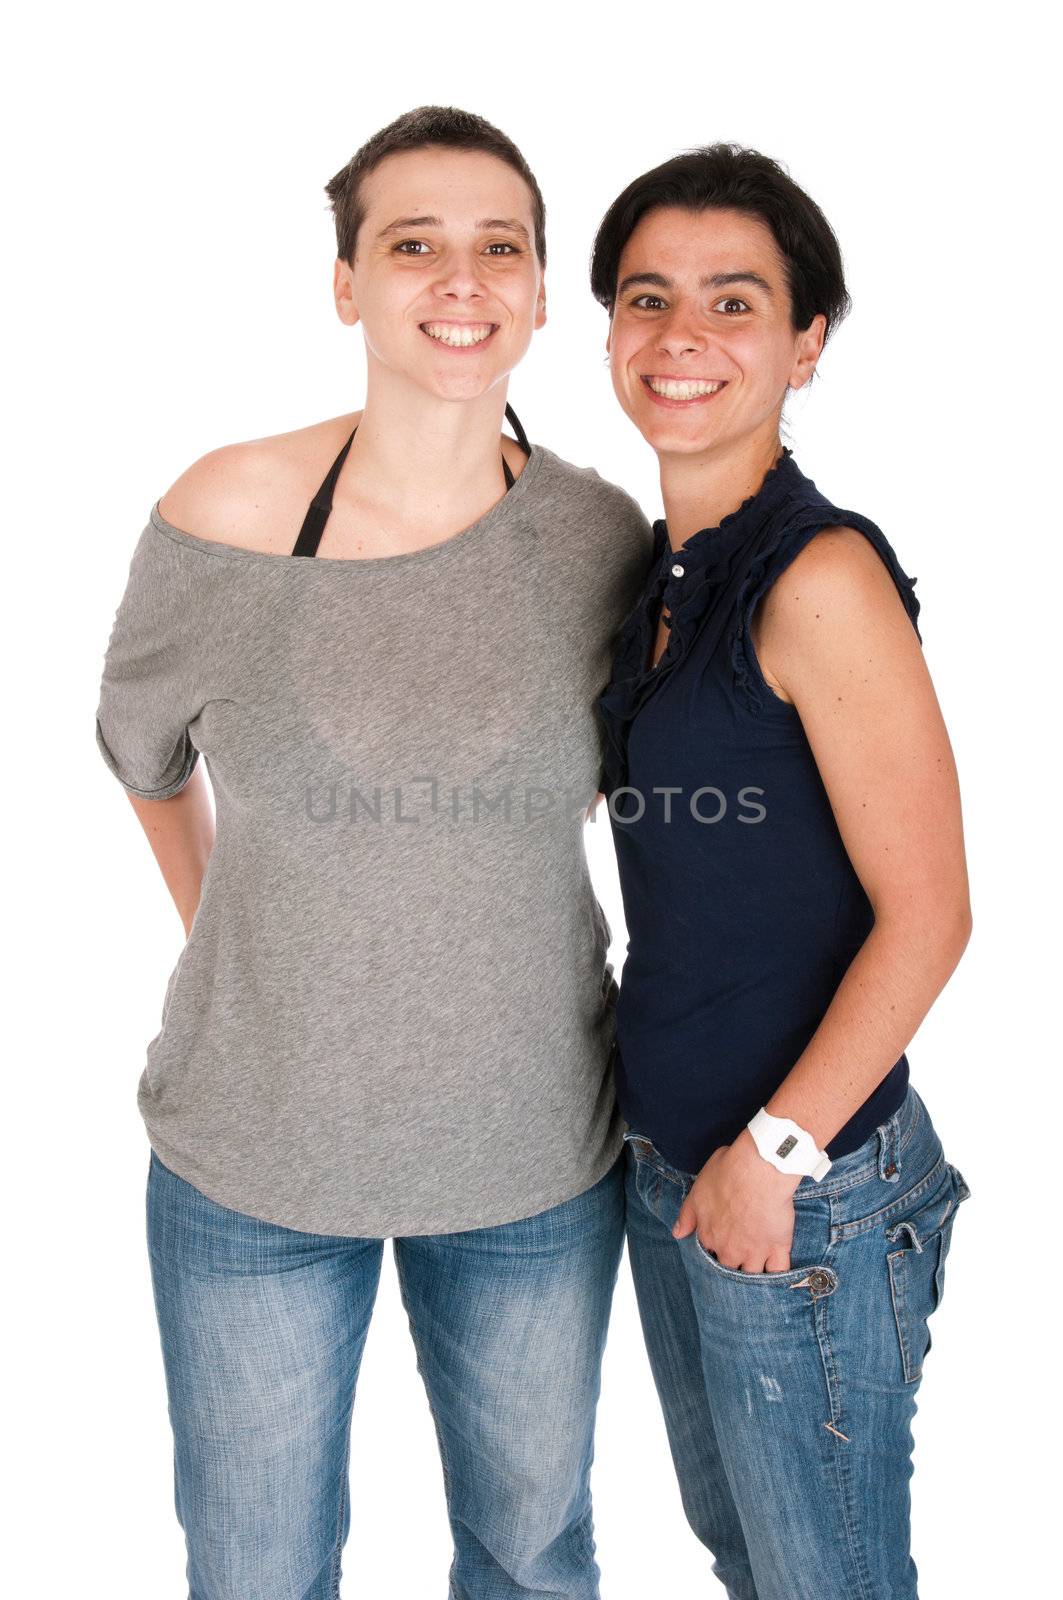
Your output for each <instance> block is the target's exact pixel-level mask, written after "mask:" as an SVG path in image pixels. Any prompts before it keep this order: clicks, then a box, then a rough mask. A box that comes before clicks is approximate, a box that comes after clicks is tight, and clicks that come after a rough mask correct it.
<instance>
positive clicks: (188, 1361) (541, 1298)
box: [147, 1151, 625, 1600]
mask: <svg viewBox="0 0 1063 1600" xmlns="http://www.w3.org/2000/svg"><path fill="white" fill-rule="evenodd" d="M624 1171H625V1159H624V1155H623V1152H621V1154H620V1156H619V1157H618V1159H617V1160H616V1162H615V1163H614V1164H613V1167H612V1168H611V1170H610V1171H609V1172H608V1173H607V1174H606V1175H605V1177H603V1178H602V1179H601V1180H600V1181H599V1182H598V1183H596V1184H595V1185H594V1186H593V1187H592V1188H590V1189H587V1190H586V1191H585V1192H584V1193H583V1194H580V1195H577V1196H576V1197H575V1198H574V1199H572V1200H568V1201H565V1202H564V1203H563V1204H561V1205H557V1206H554V1207H552V1208H551V1209H550V1210H547V1211H543V1212H540V1213H539V1214H538V1215H535V1216H532V1217H528V1218H525V1219H523V1220H521V1221H518V1222H510V1223H504V1224H502V1225H499V1226H497V1227H489V1228H478V1229H472V1230H470V1231H467V1232H460V1233H449V1234H433V1235H422V1236H410V1237H405V1238H396V1239H395V1240H394V1252H395V1265H396V1268H397V1271H398V1280H399V1285H400V1289H401V1294H402V1299H403V1304H404V1306H405V1308H406V1312H407V1315H408V1317H409V1323H410V1330H411V1333H412V1335H413V1341H414V1347H415V1350H416V1354H417V1364H418V1369H419V1371H420V1373H421V1376H422V1378H423V1380H424V1384H425V1388H426V1390H427V1392H428V1400H429V1405H430V1408H431V1411H432V1415H433V1418H434V1421H435V1426H436V1433H437V1437H438V1441H439V1450H440V1456H441V1460H442V1466H443V1482H444V1490H445V1494H446V1500H447V1507H448V1512H449V1516H450V1524H451V1528H452V1530H453V1536H454V1546H455V1553H454V1559H453V1564H452V1566H451V1570H450V1588H449V1594H450V1596H451V1600H511V1597H517V1596H527V1595H545V1594H550V1595H563V1596H573V1597H578V1600H598V1595H599V1569H598V1565H597V1562H596V1560H595V1543H594V1537H593V1532H592V1519H591V1496H590V1487H589V1476H590V1467H591V1461H592V1456H593V1432H594V1416H595V1410H596V1406H597V1400H598V1393H599V1382H600V1372H601V1357H602V1350H603V1347H604V1343H605V1337H606V1331H607V1325H608V1319H609V1311H610V1305H611V1302H612V1296H613V1288H614V1285H615V1282H616V1275H617V1270H618V1267H619V1262H620V1256H621V1253H622V1250H623V1237H624ZM147 1225H148V1246H149V1256H150V1262H151V1273H152V1283H153V1291H154V1296H155V1304H156V1310H157V1314H158V1321H159V1330H160V1335H161V1340H162V1351H163V1362H164V1367H165V1372H166V1383H167V1392H168V1398H169V1412H170V1420H171V1424H172V1427H173V1434H174V1498H175V1504H176V1509H177V1516H178V1520H179V1522H180V1523H181V1526H182V1527H183V1529H184V1533H185V1538H186V1544H187V1549H188V1563H187V1568H186V1572H187V1577H188V1585H189V1600H335V1597H336V1596H338V1595H339V1592H340V1588H339V1583H340V1557H341V1552H342V1549H343V1546H344V1543H345V1541H346V1538H347V1534H348V1531H349V1528H350V1523H351V1512H350V1505H349V1499H348V1464H349V1448H350V1427H351V1409H352V1404H353V1400H354V1392H355V1384H356V1381H357V1377H358V1368H359V1363H360V1361H361V1356H362V1350H363V1347H364V1344H365V1338H366V1333H367V1331H368V1328H369V1320H370V1316H371V1314H372V1309H373V1302H374V1299H375V1296H376V1291H377V1284H378V1282H379V1277H380V1267H381V1260H382V1257H383V1250H384V1241H383V1239H370V1238H364V1239H363V1238H347V1237H344V1236H339V1235H323V1234H311V1233H301V1232H297V1231H294V1230H292V1229H289V1228H284V1227H279V1226H277V1225H275V1224H273V1223H269V1222H262V1221H259V1220H258V1219H257V1218H255V1217H251V1216H248V1215H246V1214H244V1213H243V1212H240V1211H233V1210H230V1209H229V1208H227V1207H226V1206H222V1205H218V1204H216V1203H215V1202H214V1201H213V1200H209V1199H207V1197H206V1196H205V1195H203V1194H201V1193H200V1191H199V1190H198V1189H196V1188H194V1187H193V1186H192V1185H191V1184H190V1183H187V1182H186V1181H185V1180H184V1179H183V1178H180V1177H178V1176H177V1174H176V1173H174V1172H171V1171H170V1169H169V1168H168V1167H166V1166H164V1164H163V1163H162V1162H161V1161H160V1160H159V1158H158V1156H156V1155H155V1152H154V1151H152V1154H151V1159H150V1165H149V1171H148V1185H147ZM401 1488H402V1486H401V1483H396V1493H397V1495H398V1496H399V1497H400V1499H401ZM397 1518H398V1521H399V1522H402V1521H404V1520H405V1517H404V1513H403V1510H402V1507H401V1506H398V1508H397ZM359 1532H360V1534H361V1536H362V1537H371V1536H372V1533H373V1530H372V1529H367V1528H362V1529H360V1530H359ZM440 1588H442V1574H440Z"/></svg>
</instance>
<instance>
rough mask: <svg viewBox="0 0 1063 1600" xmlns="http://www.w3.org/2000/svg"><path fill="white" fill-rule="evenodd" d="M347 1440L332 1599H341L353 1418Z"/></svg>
mask: <svg viewBox="0 0 1063 1600" xmlns="http://www.w3.org/2000/svg"><path fill="white" fill-rule="evenodd" d="M346 1431H347V1442H346V1445H345V1447H344V1451H343V1467H342V1470H341V1472H340V1503H339V1507H338V1509H337V1513H336V1543H335V1544H334V1545H333V1547H332V1571H331V1573H330V1575H329V1590H330V1593H331V1597H332V1600H339V1593H340V1562H341V1558H342V1553H343V1510H344V1505H345V1503H346V1500H347V1495H348V1492H349V1486H348V1473H349V1472H350V1465H351V1419H350V1417H348V1419H347V1430H346Z"/></svg>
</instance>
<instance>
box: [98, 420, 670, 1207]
mask: <svg viewBox="0 0 1063 1600" xmlns="http://www.w3.org/2000/svg"><path fill="white" fill-rule="evenodd" d="M651 542H652V534H651V531H650V528H649V524H648V523H647V521H646V519H645V518H644V516H643V515H642V513H641V511H640V510H639V508H638V506H637V505H636V503H635V502H634V500H632V499H631V497H630V496H629V495H627V494H626V493H624V491H623V490H621V489H619V488H617V487H616V486H615V485H613V484H611V483H608V482H605V481H604V480H603V479H602V478H600V477H599V475H598V474H597V473H596V472H595V471H593V470H592V469H590V468H586V467H576V466H573V465H571V464H570V463H568V462H566V461H563V460H562V459H561V458H560V457H559V456H557V455H555V454H554V453H553V452H552V451H550V450H547V449H545V448H543V447H542V446H541V445H535V446H533V448H532V451H531V455H530V458H529V460H528V462H527V464H526V466H525V468H524V470H523V472H522V473H521V474H520V475H519V477H518V478H517V480H516V482H515V483H514V485H513V487H512V488H511V489H510V490H509V492H508V493H507V494H505V495H504V496H503V497H502V499H500V500H499V501H498V503H497V504H496V505H495V506H493V507H492V508H491V509H490V510H489V511H488V512H487V513H486V514H485V515H484V516H483V517H481V518H480V519H479V521H477V522H475V523H474V524H473V525H472V526H471V527H469V528H467V529H465V530H464V531H463V532H461V533H459V534H457V535H456V536H455V537H453V538H451V539H449V540H446V541H445V542H443V543H442V544H437V545H434V546H431V547H429V548H427V549H423V550H417V551H414V552H412V553H409V554H406V555H396V556H387V557H380V558H377V559H372V560H366V561H360V560H344V559H338V558H327V557H321V556H316V557H314V558H313V559H304V558H301V557H292V556H290V555H283V554H282V555H272V554H267V553H264V552H259V551H250V550H241V549H238V548H237V547H235V546H232V545H226V544H218V543H215V542H213V541H211V540H207V539H201V538H198V537H195V536H193V535H191V534H189V533H186V532H183V531H182V530H181V529H178V528H176V527H174V526H173V525H172V524H171V523H169V522H167V521H166V520H165V519H164V518H163V517H162V516H161V515H160V513H159V508H158V502H156V504H155V505H154V506H153V507H152V509H151V515H150V520H149V522H148V524H147V526H146V527H145V528H144V530H143V532H142V533H141V535H140V538H139V541H138V543H137V545H136V548H135V550H134V553H133V556H132V560H131V563H130V568H129V577H128V583H127V586H126V590H125V593H124V595H123V597H122V600H121V602H120V605H119V607H118V611H117V613H116V615H115V619H114V626H113V629H112V632H111V636H110V641H109V644H108V647H107V652H106V658H105V664H104V671H103V679H102V685H101V693H100V702H99V708H98V713H97V723H96V739H97V743H98V746H99V749H100V752H101V754H102V756H103V758H104V760H105V761H106V763H107V765H108V767H109V768H110V769H111V771H112V772H113V773H114V774H115V776H116V777H117V778H118V779H119V780H120V782H121V783H122V784H123V786H124V787H125V788H126V789H127V790H128V791H129V792H130V793H131V794H135V795H140V796H143V797H148V798H160V799H161V798H164V797H166V796H168V795H173V794H176V793H177V792H178V790H179V789H181V788H182V787H183V785H184V784H185V783H186V782H187V781H188V779H189V777H190V776H191V774H192V771H193V768H194V767H195V764H196V761H197V760H198V758H199V755H200V754H201V753H202V755H203V757H204V759H205V761H206V763H207V770H208V772H209V775H210V780H211V785H212V788H213V791H214V796H215V803H216V808H217V834H216V840H215V845H214V849H213V851H212V853H211V856H210V859H209V862H208V865H207V870H206V874H205V877H204V881H203V888H202V896H201V899H200V903H199V906H198V909H197V911H196V915H195V920H194V921H193V924H192V928H191V932H190V934H189V937H188V939H187V942H186V943H185V946H184V948H183V949H182V951H181V954H180V956H179V958H178V960H177V963H176V965H175V967H174V969H173V971H172V973H171V974H170V977H169V981H168V983H167V985H166V990H165V995H164V998H163V1004H162V1017H161V1026H160V1029H159V1031H158V1033H157V1034H156V1035H155V1037H154V1038H153V1039H152V1040H151V1041H150V1042H149V1043H148V1045H147V1060H146V1065H145V1067H144V1070H143V1073H142V1075H141V1078H140V1083H139V1087H138V1092H137V1103H138V1106H139V1108H140V1111H141V1114H142V1116H143V1118H144V1122H145V1125H146V1128H147V1132H148V1137H149V1140H150V1142H151V1145H152V1147H153V1148H154V1150H155V1151H156V1153H157V1154H158V1156H159V1158H160V1159H161V1160H162V1161H163V1162H164V1163H165V1164H166V1165H167V1166H168V1167H170V1168H171V1169H172V1170H173V1171H174V1172H176V1173H178V1174H179V1175H180V1176H181V1177H183V1178H185V1179H187V1181H188V1182H190V1183H192V1184H194V1185H195V1186H196V1188H198V1189H200V1190H201V1191H202V1192H203V1193H204V1194H205V1195H207V1196H208V1197H209V1198H210V1199H212V1200H216V1201H218V1202H219V1203H220V1204H222V1205H226V1206H230V1207H234V1208H235V1209H237V1210H239V1211H243V1212H247V1213H250V1214H251V1215H252V1216H256V1217H260V1218H262V1219H264V1220H266V1221H268V1222H274V1223H280V1224H282V1225H284V1226H286V1227H290V1228H298V1229H302V1230H305V1231H307V1232H311V1233H323V1234H346V1235H360V1236H368V1237H387V1236H391V1235H396V1234H400V1235H401V1234H423V1233H443V1232H450V1231H453V1230H456V1229H463V1228H473V1227H488V1226H492V1225H494V1224H497V1223H502V1222H508V1221H513V1220H515V1219H517V1218H520V1217H526V1216H532V1215H534V1214H536V1213H537V1212H539V1211H542V1210H545V1209H546V1208H548V1207H550V1206H553V1205H557V1204H559V1203H560V1202H561V1201H564V1200H566V1199H570V1198H571V1197H572V1196H574V1195H576V1194H579V1193H581V1192H582V1191H583V1190H585V1189H586V1188H588V1187H590V1186H591V1185H592V1184H594V1183H596V1182H597V1181H598V1179H599V1178H600V1177H601V1176H602V1175H603V1174H604V1173H605V1172H606V1171H607V1170H608V1169H609V1167H610V1166H611V1164H612V1162H613V1161H614V1159H615V1158H616V1156H617V1154H618V1152H619V1150H620V1148H621V1145H622V1137H623V1128H624V1124H623V1123H622V1121H621V1120H620V1117H619V1113H618V1111H617V1108H616V1104H615V1097H614V1091H613V1083H612V1074H611V1070H610V1067H611V1059H610V1058H611V1049H612V1043H613V1037H614V1032H613V1008H614V1002H615V994H616V985H615V984H614V983H613V981H612V976H611V973H610V972H609V971H608V970H607V966H606V951H607V947H608V941H609V929H608V926H607V923H606V919H605V917H604V914H603V912H602V909H601V907H600V905H599V904H598V901H597V899H596V897H595V894H594V891H593V888H592V885H591V882H590V878H589V875H588V871H587V862H586V856H585V852H584V841H583V813H584V810H585V808H586V806H587V805H588V804H589V803H590V802H591V801H592V800H593V798H594V795H595V793H596V790H597V780H598V776H599V770H600V758H601V733H602V728H601V724H600V721H599V718H598V713H597V711H596V708H595V705H594V701H595V697H596V695H597V694H598V692H599V690H600V689H601V688H602V687H603V686H604V685H605V683H606V681H607V679H608V677H609V670H610V656H611V648H612V644H613V640H614V638H615V636H616V634H617V631H618V629H619V625H620V623H621V621H622V620H623V618H624V616H625V615H626V614H627V612H628V611H629V610H630V609H631V607H632V605H633V604H634V603H635V601H636V598H637V595H638V592H639V588H640V581H641V579H642V576H643V574H644V572H645V567H646V563H647V560H648V558H649V553H650V548H651ZM595 825H598V824H595ZM116 998H117V997H116Z"/></svg>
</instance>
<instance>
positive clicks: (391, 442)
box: [350, 355, 506, 511]
mask: <svg viewBox="0 0 1063 1600" xmlns="http://www.w3.org/2000/svg"><path fill="white" fill-rule="evenodd" d="M505 405H506V385H505V383H499V384H495V385H494V387H493V388H491V389H489V390H487V392H486V393H485V394H482V395H477V396H476V397H475V398H474V399H470V400H446V399H443V398H441V397H440V396H439V395H433V394H429V393H428V392H427V391H426V390H424V389H422V388H421V387H420V386H419V385H417V384H415V383H412V382H410V380H409V379H406V378H403V377H402V376H401V375H400V374H395V373H393V372H389V371H386V370H385V369H382V368H379V367H378V365H377V363H375V362H374V360H373V357H372V356H371V355H370V357H369V372H368V381H367V385H366V398H365V406H364V408H363V410H362V417H361V421H360V422H359V423H358V432H357V433H356V434H355V437H354V443H353V444H352V445H351V451H350V459H351V461H352V465H356V471H357V481H358V483H359V485H360V486H361V487H362V490H363V492H365V493H368V494H369V495H370V496H371V497H372V498H374V499H379V500H381V501H385V502H388V503H390V504H392V505H394V506H397V507H401V506H403V505H415V506H416V505H420V506H425V505H426V503H429V504H431V506H432V507H433V508H434V509H436V510H437V511H438V510H443V509H444V508H445V507H447V506H448V505H451V504H453V505H456V506H464V505H465V504H466V503H467V502H468V501H469V499H470V497H471V498H472V499H474V500H475V499H477V497H479V498H481V499H484V500H486V501H490V498H491V495H492V493H494V494H495V497H496V498H497V491H498V490H499V489H500V488H501V487H503V485H504V480H503V476H502V451H501V445H500V439H501V434H502V419H503V414H504V411H505Z"/></svg>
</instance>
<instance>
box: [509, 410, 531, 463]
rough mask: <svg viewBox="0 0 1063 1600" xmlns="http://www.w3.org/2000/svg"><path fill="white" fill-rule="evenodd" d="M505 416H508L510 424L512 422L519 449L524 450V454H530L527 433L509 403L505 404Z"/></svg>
mask: <svg viewBox="0 0 1063 1600" xmlns="http://www.w3.org/2000/svg"><path fill="white" fill-rule="evenodd" d="M506 416H507V417H508V419H509V421H510V422H512V424H513V432H514V433H515V434H516V435H517V443H518V444H519V445H520V447H521V449H522V450H523V451H524V454H525V455H526V456H530V455H531V445H530V444H529V443H528V435H527V434H526V433H525V432H524V429H523V428H522V427H521V425H520V418H519V417H518V416H517V413H516V412H515V411H514V409H513V407H512V406H511V405H507V406H506Z"/></svg>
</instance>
